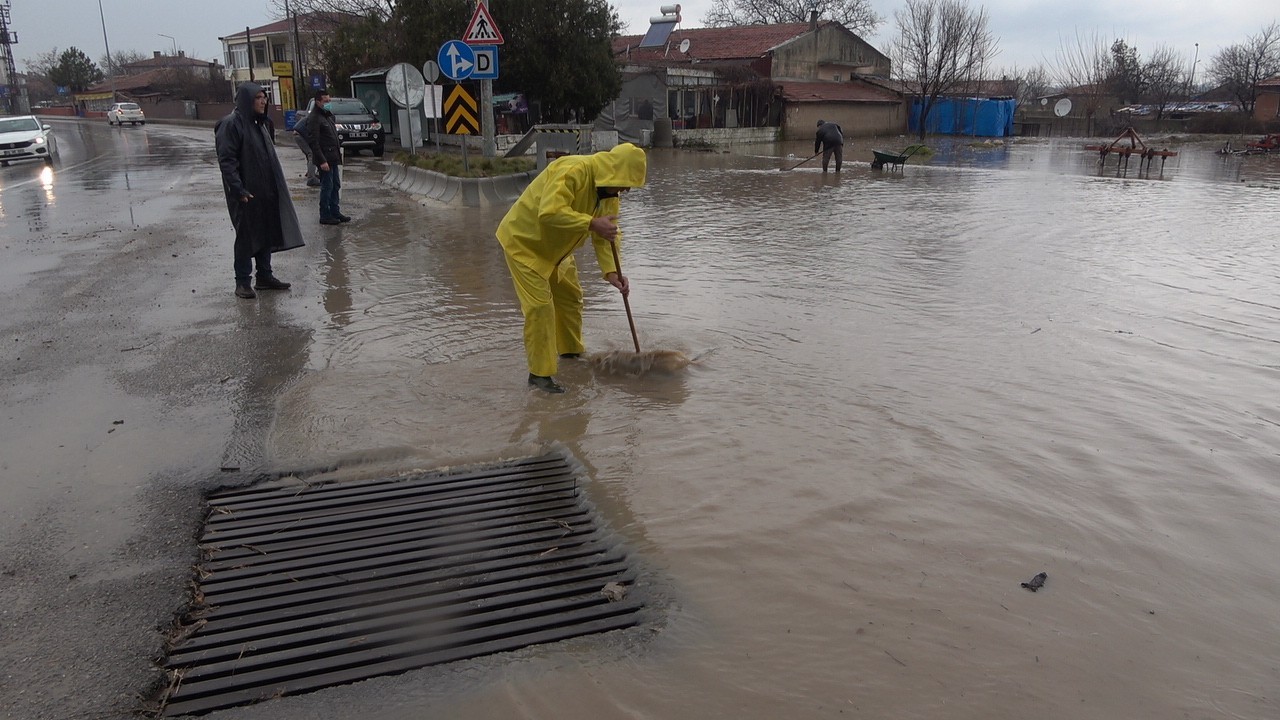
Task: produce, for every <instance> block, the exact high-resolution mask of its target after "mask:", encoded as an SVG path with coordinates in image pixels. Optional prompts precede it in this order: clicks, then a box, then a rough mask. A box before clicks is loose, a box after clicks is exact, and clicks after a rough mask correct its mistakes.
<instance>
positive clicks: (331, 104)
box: [324, 102, 333, 112]
mask: <svg viewBox="0 0 1280 720" xmlns="http://www.w3.org/2000/svg"><path fill="white" fill-rule="evenodd" d="M324 109H325V110H328V111H329V112H333V103H331V102H327V103H325V104H324Z"/></svg>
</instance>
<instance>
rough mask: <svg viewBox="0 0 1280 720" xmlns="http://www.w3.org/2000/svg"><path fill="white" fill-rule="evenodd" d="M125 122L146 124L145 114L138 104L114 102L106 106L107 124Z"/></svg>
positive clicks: (122, 123)
mask: <svg viewBox="0 0 1280 720" xmlns="http://www.w3.org/2000/svg"><path fill="white" fill-rule="evenodd" d="M125 123H132V124H134V125H146V124H147V116H146V114H144V113H143V112H142V108H141V107H139V106H138V103H115V104H114V105H112V106H111V107H109V108H107V124H108V125H124V124H125Z"/></svg>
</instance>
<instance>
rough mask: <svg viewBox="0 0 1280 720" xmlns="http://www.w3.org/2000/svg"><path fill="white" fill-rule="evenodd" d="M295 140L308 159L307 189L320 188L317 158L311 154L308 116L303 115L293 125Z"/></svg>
mask: <svg viewBox="0 0 1280 720" xmlns="http://www.w3.org/2000/svg"><path fill="white" fill-rule="evenodd" d="M300 114H301V113H300ZM293 139H294V141H295V142H297V143H298V149H299V150H301V151H302V154H303V155H304V156H305V157H306V158H307V187H320V173H319V172H317V171H316V163H315V156H314V155H312V154H311V140H309V139H308V138H307V116H306V115H302V117H300V118H298V120H297V122H295V123H294V124H293Z"/></svg>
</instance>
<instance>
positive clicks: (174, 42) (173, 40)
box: [156, 33, 178, 57]
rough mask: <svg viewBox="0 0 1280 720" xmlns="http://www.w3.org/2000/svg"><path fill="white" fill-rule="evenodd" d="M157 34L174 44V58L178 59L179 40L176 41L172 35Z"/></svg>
mask: <svg viewBox="0 0 1280 720" xmlns="http://www.w3.org/2000/svg"><path fill="white" fill-rule="evenodd" d="M156 34H157V35H159V36H160V37H165V38H169V42H171V43H173V55H174V57H177V55H178V41H177V40H175V39H174V38H173V36H172V35H165V34H164V33H156Z"/></svg>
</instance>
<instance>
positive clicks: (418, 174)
mask: <svg viewBox="0 0 1280 720" xmlns="http://www.w3.org/2000/svg"><path fill="white" fill-rule="evenodd" d="M537 174H538V171H536V170H529V171H526V172H522V173H516V174H514V175H503V176H501V177H491V178H459V177H452V176H449V175H444V174H442V173H438V172H434V171H432V170H423V169H422V168H416V167H409V166H407V165H403V164H401V163H396V162H393V163H391V167H390V169H389V170H387V174H386V175H383V176H382V184H384V185H390V186H391V187H393V188H396V189H398V190H403V191H404V192H406V193H409V194H410V195H416V196H419V197H420V198H422V200H421V201H422V202H423V204H426V201H427V200H431V201H435V202H440V203H444V204H445V205H456V206H458V207H486V206H492V205H497V206H502V207H505V206H507V205H510V204H511V203H513V202H515V200H516V198H518V197H520V193H521V192H523V191H524V189H525V188H526V187H528V185H529V183H531V182H533V178H534V176H536V175H537Z"/></svg>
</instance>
